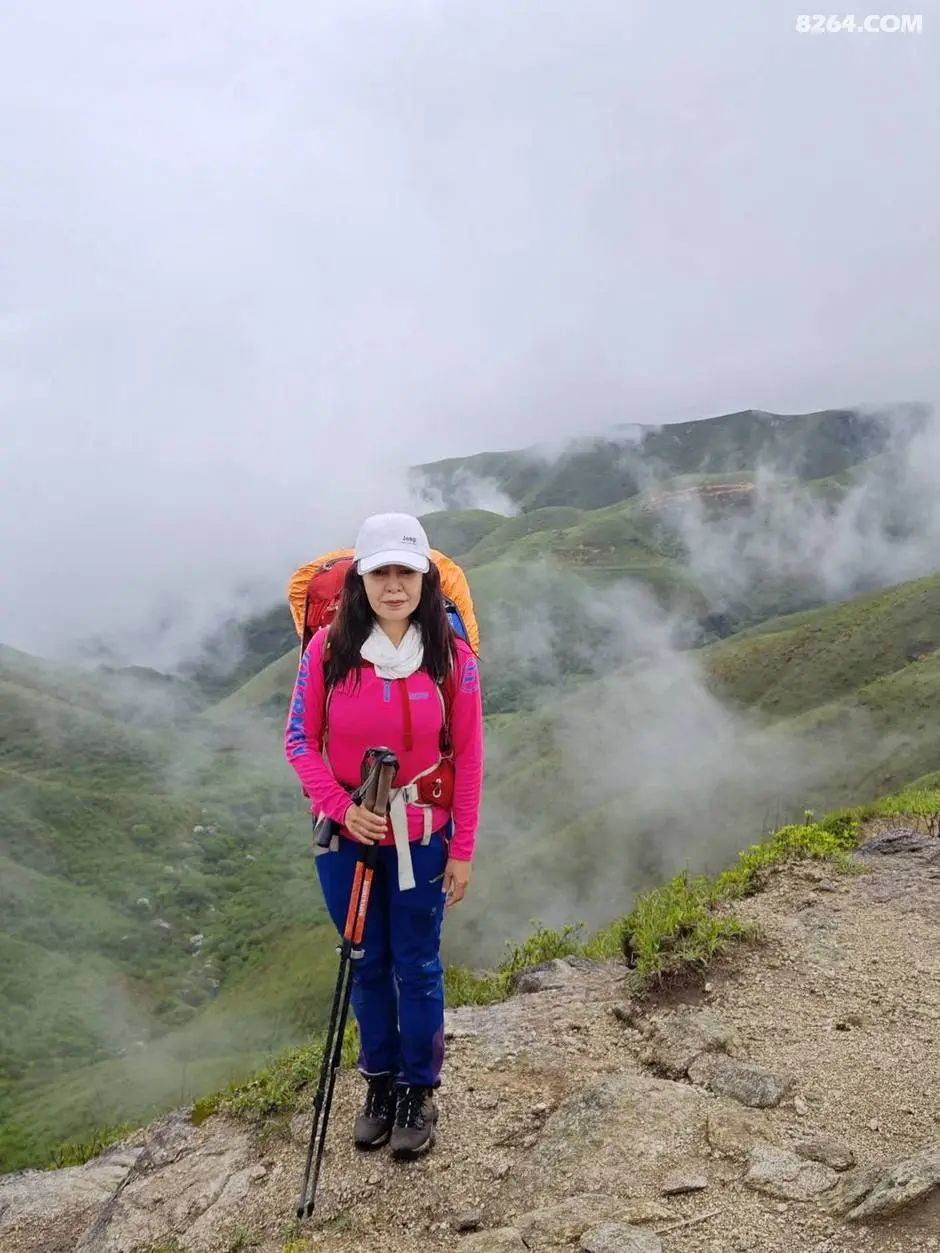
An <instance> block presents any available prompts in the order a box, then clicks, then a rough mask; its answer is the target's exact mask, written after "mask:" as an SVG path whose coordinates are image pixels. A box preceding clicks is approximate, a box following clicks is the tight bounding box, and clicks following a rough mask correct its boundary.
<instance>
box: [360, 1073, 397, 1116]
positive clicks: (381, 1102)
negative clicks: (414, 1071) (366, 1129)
mask: <svg viewBox="0 0 940 1253" xmlns="http://www.w3.org/2000/svg"><path fill="white" fill-rule="evenodd" d="M390 1097H391V1085H390V1082H389V1078H388V1075H377V1076H376V1077H375V1078H372V1079H370V1080H369V1089H368V1091H367V1092H366V1104H365V1114H366V1117H367V1118H385V1117H386V1116H387V1115H388V1112H389V1104H390Z"/></svg>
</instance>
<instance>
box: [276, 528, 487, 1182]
mask: <svg viewBox="0 0 940 1253" xmlns="http://www.w3.org/2000/svg"><path fill="white" fill-rule="evenodd" d="M429 553H430V546H429V544H428V538H427V536H426V534H425V532H424V529H423V528H422V526H421V524H420V522H419V521H418V520H417V518H414V517H411V516H410V515H409V514H378V515H375V516H374V517H371V518H367V519H366V521H365V522H364V523H363V525H362V528H361V530H360V532H359V536H358V538H357V540H356V549H355V561H354V562H353V564H352V565H351V566H350V568H349V573H348V574H347V576H346V582H345V585H344V589H343V595H342V599H341V601H340V605H339V608H338V611H337V614H336V618H335V620H334V621H333V624H332V625H331V626H330V627H329V628H328V629H327V630H321V631H318V632H317V633H316V635H314V636H313V638H312V639H311V641H310V643H309V644H308V646H307V648H306V650H305V652H304V656H303V659H302V661H301V664H300V669H299V671H298V675H297V682H296V685H295V688H294V695H293V699H292V701H291V714H290V718H289V720H288V724H287V733H286V742H285V748H286V753H287V758H288V760H289V762H290V763H291V765H292V766H293V767H294V769H295V770H296V772H297V774H298V776H299V777H300V780H301V783H302V784H303V786H304V789H305V791H306V792H307V795H308V796H309V797H310V798H311V800H312V802H313V804H312V808H313V812H314V815H318V816H320V818H321V819H322V818H325V819H326V820H329V821H332V822H333V823H334V824H335V825H336V835H335V837H334V839H333V840H332V842H331V845H330V849H329V850H328V851H327V850H324V851H322V852H321V854H320V855H319V856H318V857H317V861H316V865H317V871H318V874H319V878H320V884H321V886H322V889H323V895H324V899H325V901H326V905H327V908H328V910H329V912H330V916H331V917H332V919H333V922H334V923H335V925H336V927H337V930H339V931H340V932H341V933H342V929H343V925H344V923H345V919H346V910H347V908H348V905H349V897H350V892H351V890H352V880H353V873H354V870H355V865H356V861H357V858H358V856H359V853H358V846H359V845H361V844H368V843H370V842H377V843H378V844H379V845H380V848H379V857H378V865H377V867H376V872H375V878H374V881H373V888H372V896H371V900H370V903H369V912H368V914H367V917H366V924H365V932H364V935H363V943H362V947H363V950H364V953H363V956H362V957H361V958H359V959H358V960H357V961H355V962H354V964H353V985H352V1007H353V1012H354V1014H355V1016H356V1021H357V1022H358V1024H359V1035H360V1038H361V1042H362V1049H361V1052H360V1056H359V1070H360V1071H361V1073H362V1074H363V1075H364V1076H365V1078H366V1081H367V1084H368V1089H367V1093H366V1098H365V1104H364V1106H363V1108H362V1110H361V1112H360V1114H359V1116H358V1118H357V1119H356V1125H355V1129H354V1135H353V1138H354V1141H355V1144H356V1147H357V1148H360V1149H363V1150H368V1149H377V1148H380V1147H381V1146H382V1145H384V1144H386V1143H388V1141H389V1140H391V1145H392V1152H393V1153H394V1155H395V1156H396V1157H397V1158H411V1157H417V1156H419V1155H420V1154H422V1153H425V1152H427V1150H428V1149H430V1148H431V1146H432V1144H433V1142H434V1125H435V1123H436V1120H437V1107H436V1105H435V1102H434V1099H433V1092H434V1089H435V1088H437V1087H438V1086H439V1084H440V1075H441V1066H442V1063H443V1056H444V972H443V967H442V965H441V960H440V939H441V925H442V921H443V915H444V907H445V903H446V904H448V905H455V904H457V902H458V901H460V900H462V899H463V896H464V893H465V892H466V890H467V885H468V884H469V882H470V869H471V862H472V859H473V852H474V842H475V837H476V828H477V820H478V815H479V808H480V794H481V789H482V779H483V717H482V703H481V695H480V679H479V672H478V668H477V660H476V657H475V655H474V653H473V651H472V650H471V649H470V647H469V646H468V645H467V644H465V643H464V642H463V640H461V639H459V638H458V637H457V636H456V635H455V634H454V631H453V630H452V628H451V625H450V621H449V619H448V617H447V614H446V612H445V608H444V601H443V597H442V594H441V584H440V575H439V573H438V571H437V567H436V566H435V565H433V563H432V562H431V560H430V556H429ZM377 746H382V747H385V748H390V749H392V750H393V752H394V753H395V755H396V757H397V758H398V760H399V763H400V769H399V772H398V777H397V778H396V779H395V782H394V787H395V791H394V792H393V800H392V804H391V806H390V818H389V817H386V816H385V815H377V814H373V813H370V812H369V811H368V810H367V809H365V808H364V807H362V806H360V805H356V804H352V803H351V801H350V792H351V791H352V790H353V789H354V788H355V787H356V786H357V785H358V784H359V782H360V768H361V763H362V758H363V754H364V753H365V751H366V749H368V748H372V747H377ZM399 789H401V790H400V791H399Z"/></svg>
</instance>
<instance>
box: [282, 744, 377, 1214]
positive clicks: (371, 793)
mask: <svg viewBox="0 0 940 1253" xmlns="http://www.w3.org/2000/svg"><path fill="white" fill-rule="evenodd" d="M397 771H398V759H397V757H396V756H395V754H394V753H393V752H392V751H391V750H390V749H388V748H370V749H368V750H367V752H366V754H365V756H364V757H363V760H362V776H363V777H362V783H361V784H360V785H359V787H358V788H357V789H356V790H355V792H353V794H352V800H353V803H354V804H359V803H362V804H363V805H364V806H365V807H366V809H370V810H371V811H372V813H374V814H386V813H387V812H388V794H389V791H390V790H391V786H392V780H393V779H394V777H395V774H396V772H397ZM329 840H330V835H329V829H328V828H327V830H326V831H325V832H324V833H323V835H321V836H320V837H319V839H318V841H317V842H318V843H319V844H321V845H323V846H326V845H328V844H329ZM378 852H379V847H378V844H367V845H363V847H362V848H361V850H360V852H359V858H358V860H357V862H356V869H355V873H354V875H353V883H352V891H351V892H350V895H349V908H348V910H347V913H346V925H345V927H344V928H343V940H342V943H341V944H340V946H339V950H338V951H339V969H338V971H337V972H336V986H335V988H334V989H333V1003H332V1006H331V1008H330V1021H329V1026H328V1027H327V1032H326V1039H325V1040H324V1042H323V1058H322V1060H321V1062H320V1077H319V1080H318V1083H317V1091H316V1095H315V1096H314V1098H313V1126H312V1127H311V1130H310V1143H309V1144H308V1146H307V1162H306V1166H305V1168H304V1175H303V1182H302V1183H301V1185H300V1199H299V1200H298V1203H297V1217H298V1218H303V1217H305V1216H306V1217H308V1218H309V1217H310V1215H311V1214H312V1213H313V1207H314V1205H315V1204H316V1196H317V1183H318V1181H319V1178H320V1165H321V1163H322V1160H323V1150H324V1147H325V1145H326V1130H327V1125H328V1123H329V1119H330V1107H331V1106H332V1104H333V1089H334V1087H335V1084H336V1072H337V1071H338V1070H339V1068H340V1064H341V1061H342V1056H343V1037H344V1035H345V1033H346V1017H347V1015H348V1013H349V998H350V996H351V994H352V963H353V962H354V961H355V960H356V959H357V958H359V957H361V956H362V949H361V948H360V947H359V945H360V944H361V943H362V933H363V929H364V927H365V921H366V911H367V910H368V908H369V896H370V895H371V892H372V877H373V874H374V872H375V865H376V861H377V859H378ZM311 1169H312V1172H313V1177H312V1179H311Z"/></svg>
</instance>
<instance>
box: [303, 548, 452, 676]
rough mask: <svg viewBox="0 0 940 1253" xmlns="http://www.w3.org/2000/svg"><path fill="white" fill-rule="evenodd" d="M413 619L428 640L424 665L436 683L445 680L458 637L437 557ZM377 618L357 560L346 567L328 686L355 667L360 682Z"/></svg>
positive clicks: (328, 663) (331, 639)
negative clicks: (362, 651) (364, 648)
mask: <svg viewBox="0 0 940 1253" xmlns="http://www.w3.org/2000/svg"><path fill="white" fill-rule="evenodd" d="M411 621H412V622H413V623H414V624H415V626H416V627H417V628H418V630H419V631H420V632H421V639H422V642H423V643H424V660H423V661H422V663H421V669H422V670H425V671H427V673H428V674H429V675H430V676H431V678H432V679H433V680H434V682H435V683H443V682H444V680H445V679H446V678H447V676H448V674H449V673H450V670H451V667H452V666H453V665H454V664H455V662H456V657H457V641H456V636H455V635H454V631H453V628H452V627H451V625H450V619H449V618H448V616H447V610H446V609H445V608H444V593H443V591H442V590H441V574H440V571H439V570H438V568H437V566H436V565H435V564H434V562H433V561H432V562H431V565H430V568H429V569H428V572H427V574H425V575H424V577H423V578H422V580H421V599H420V600H419V601H418V607H417V609H416V610H415V611H414V613H413V614H412V615H411ZM374 622H375V614H374V613H373V612H372V606H371V605H370V604H369V598H368V596H367V595H366V585H365V582H364V581H363V578H362V575H361V574H359V572H358V571H357V569H356V565H355V562H353V563H352V564H351V565H350V567H349V569H348V570H347V571H346V581H345V583H344V584H343V595H342V598H341V599H340V602H339V608H338V609H337V611H336V617H335V618H334V620H333V624H332V626H331V627H330V634H329V651H328V653H327V658H326V666H325V676H326V683H327V686H328V687H335V686H336V685H337V684H339V683H342V682H343V680H344V679H345V678H346V676H347V675H348V674H350V672H352V671H355V681H356V682H357V683H358V681H359V667H360V666H361V665H362V657H361V655H360V652H359V650H360V649H361V648H362V646H363V644H364V643H365V642H366V640H367V639H368V638H369V636H370V635H371V633H372V627H373V624H374Z"/></svg>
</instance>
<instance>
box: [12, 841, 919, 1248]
mask: <svg viewBox="0 0 940 1253" xmlns="http://www.w3.org/2000/svg"><path fill="white" fill-rule="evenodd" d="M900 825H901V824H899V823H898V822H895V823H894V824H893V829H895V830H896V829H897V828H898V827H899V826H900ZM870 834H871V835H873V836H875V837H878V838H880V839H881V849H882V850H883V851H878V848H877V847H876V848H875V849H874V850H873V851H871V852H863V853H862V854H861V855H860V860H861V862H862V864H863V865H864V866H865V870H866V872H865V873H864V874H858V875H841V874H838V873H835V872H834V871H833V870H832V869H831V868H830V867H829V866H827V865H822V864H817V863H811V864H802V865H800V866H798V867H795V868H793V869H789V870H787V871H784V872H780V873H776V874H773V875H771V877H770V880H769V882H768V884H767V887H766V890H765V891H764V892H762V893H761V894H759V895H757V896H754V897H751V898H749V899H748V900H746V901H743V902H739V903H738V905H737V906H736V910H737V912H738V913H740V914H741V915H743V916H745V917H747V918H748V919H750V920H752V921H754V922H755V923H757V924H758V925H759V927H760V929H761V932H762V936H763V938H762V940H761V941H760V942H759V943H756V944H754V945H749V946H746V947H742V948H740V949H739V950H738V951H737V952H736V953H735V954H734V955H733V957H731V958H730V959H729V960H728V961H727V962H726V963H725V964H724V965H723V966H722V967H721V968H720V969H717V970H715V971H713V972H712V973H711V974H710V975H709V982H708V983H707V984H706V985H705V986H704V988H703V987H702V986H700V985H699V986H696V987H694V988H687V989H685V990H684V991H681V992H678V991H677V992H673V993H671V994H670V996H669V997H667V998H660V999H659V1000H658V1001H657V1000H651V1001H649V1002H647V1003H645V1004H643V1005H639V1006H638V1005H637V1004H636V1003H634V1002H631V1001H630V1000H629V998H628V995H627V987H628V985H627V983H626V981H625V978H624V976H625V971H624V968H623V967H621V966H617V965H616V964H613V963H609V964H605V963H594V962H587V961H584V960H583V959H567V960H565V961H561V962H554V963H550V964H548V965H547V966H546V967H545V968H540V969H538V970H537V971H535V972H534V973H533V974H531V975H530V976H528V978H527V984H528V986H530V987H532V988H533V989H537V990H531V991H527V992H519V993H517V994H516V995H514V996H513V997H512V998H511V999H510V1000H509V1001H507V1002H506V1003H504V1004H501V1005H497V1006H493V1007H489V1008H486V1009H472V1008H467V1009H460V1010H456V1011H453V1012H450V1013H449V1014H448V1037H449V1038H448V1057H447V1063H446V1078H445V1082H444V1086H443V1087H442V1089H441V1092H440V1094H439V1102H440V1106H441V1120H440V1125H439V1135H438V1142H437V1146H436V1148H435V1150H434V1152H433V1153H432V1154H431V1155H430V1156H429V1157H428V1158H427V1159H426V1160H424V1161H422V1162H420V1163H417V1164H412V1165H405V1166H402V1165H397V1164H395V1163H393V1162H392V1161H391V1160H390V1158H389V1157H388V1155H387V1151H386V1152H381V1153H379V1154H375V1155H368V1156H362V1155H358V1154H356V1153H354V1152H353V1150H352V1149H351V1147H350V1146H349V1145H348V1143H347V1141H348V1127H349V1125H350V1124H351V1121H352V1118H353V1117H354V1113H355V1108H356V1105H357V1103H358V1101H359V1100H360V1097H361V1093H362V1083H361V1080H360V1079H359V1078H358V1076H356V1075H355V1074H353V1073H344V1074H343V1075H341V1076H340V1079H339V1083H338V1087H337V1096H336V1102H335V1105H334V1111H333V1117H332V1131H331V1148H330V1151H329V1153H328V1155H327V1159H326V1163H325V1167H324V1173H323V1178H322V1182H321V1190H320V1199H319V1216H318V1218H317V1219H315V1220H313V1221H311V1222H307V1223H305V1224H304V1225H303V1227H302V1228H298V1227H297V1226H296V1224H295V1223H294V1222H293V1219H292V1215H293V1207H294V1204H295V1199H296V1187H297V1182H298V1178H299V1173H300V1169H301V1166H302V1161H303V1153H304V1142H305V1139H306V1133H307V1127H308V1119H307V1116H306V1114H301V1115H298V1116H297V1117H295V1118H294V1120H293V1122H292V1124H291V1128H290V1131H289V1132H287V1131H286V1129H285V1134H284V1135H283V1136H281V1137H278V1136H268V1137H267V1139H266V1141H265V1142H263V1143H259V1142H258V1139H257V1137H256V1136H254V1135H253V1133H251V1132H250V1131H249V1130H247V1129H246V1128H245V1127H243V1126H241V1125H238V1124H235V1123H233V1122H231V1121H228V1120H225V1119H221V1118H213V1119H210V1120H209V1121H208V1122H207V1123H206V1124H204V1125H203V1126H202V1127H200V1128H193V1127H192V1126H191V1124H189V1122H188V1120H187V1118H186V1117H185V1115H177V1116H175V1117H173V1118H171V1119H168V1120H164V1122H163V1123H161V1124H158V1125H157V1127H156V1128H155V1129H151V1130H150V1131H149V1132H148V1133H147V1134H145V1135H142V1136H140V1137H138V1138H136V1139H132V1140H131V1141H128V1142H127V1143H126V1144H125V1145H124V1146H122V1147H121V1148H120V1149H118V1150H116V1151H114V1152H113V1153H110V1154H106V1155H104V1157H102V1158H100V1159H97V1160H96V1162H93V1163H89V1164H88V1165H87V1166H86V1167H83V1168H81V1169H79V1170H72V1171H56V1172H45V1173H40V1172H28V1173H26V1174H24V1175H19V1176H10V1177H7V1178H6V1179H3V1180H0V1250H2V1253H25V1251H26V1250H37V1251H38V1250H43V1251H44V1253H65V1250H69V1251H72V1250H76V1251H77V1253H131V1251H134V1253H142V1251H143V1250H150V1249H158V1248H160V1245H161V1241H163V1242H164V1247H165V1248H167V1249H174V1248H179V1249H184V1250H190V1249H191V1250H194V1251H198V1253H210V1251H211V1253H222V1251H226V1253H228V1251H229V1250H235V1249H240V1248H244V1249H249V1248H254V1249H258V1250H261V1253H275V1251H276V1253H280V1251H281V1250H283V1249H284V1248H285V1247H286V1248H288V1249H289V1250H290V1253H301V1251H302V1250H311V1251H313V1250H318V1251H319V1250H329V1251H330V1253H353V1251H356V1253H358V1251H359V1250H367V1249H373V1248H376V1249H377V1248H382V1249H383V1250H385V1251H386V1253H419V1251H420V1253H432V1251H435V1253H436V1251H438V1250H445V1249H446V1250H449V1251H453V1250H455V1249H456V1250H464V1253H526V1250H530V1251H531V1253H555V1251H558V1250H561V1249H565V1248H569V1249H571V1248H575V1249H577V1248H581V1249H583V1250H586V1251H587V1253H624V1251H626V1253H656V1250H662V1251H664V1253H701V1251H703V1250H708V1251H715V1253H738V1251H742V1253H743V1251H745V1250H753V1251H754V1253H758V1251H759V1253H849V1251H850V1250H852V1251H854V1250H871V1251H872V1253H876V1251H880V1253H902V1251H907V1250H927V1249H940V839H937V837H936V836H935V835H934V834H932V833H929V832H927V831H925V830H913V829H912V830H911V831H910V832H909V835H908V836H907V837H906V838H905V837H903V836H902V837H901V838H894V837H892V836H890V835H889V836H888V837H887V838H886V839H885V838H883V833H882V832H881V831H879V830H876V831H872V832H871V833H870ZM876 845H877V839H876ZM884 850H893V851H884ZM892 1167H894V1170H893V1173H892ZM797 1198H803V1199H797ZM911 1198H913V1199H911ZM891 1211H893V1212H891ZM459 1228H465V1229H466V1230H458V1229H459ZM171 1236H173V1237H175V1238H176V1239H177V1240H178V1242H179V1243H178V1245H177V1246H173V1245H172V1244H167V1243H165V1242H166V1241H168V1240H169V1239H170V1237H171ZM291 1242H293V1243H291Z"/></svg>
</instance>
